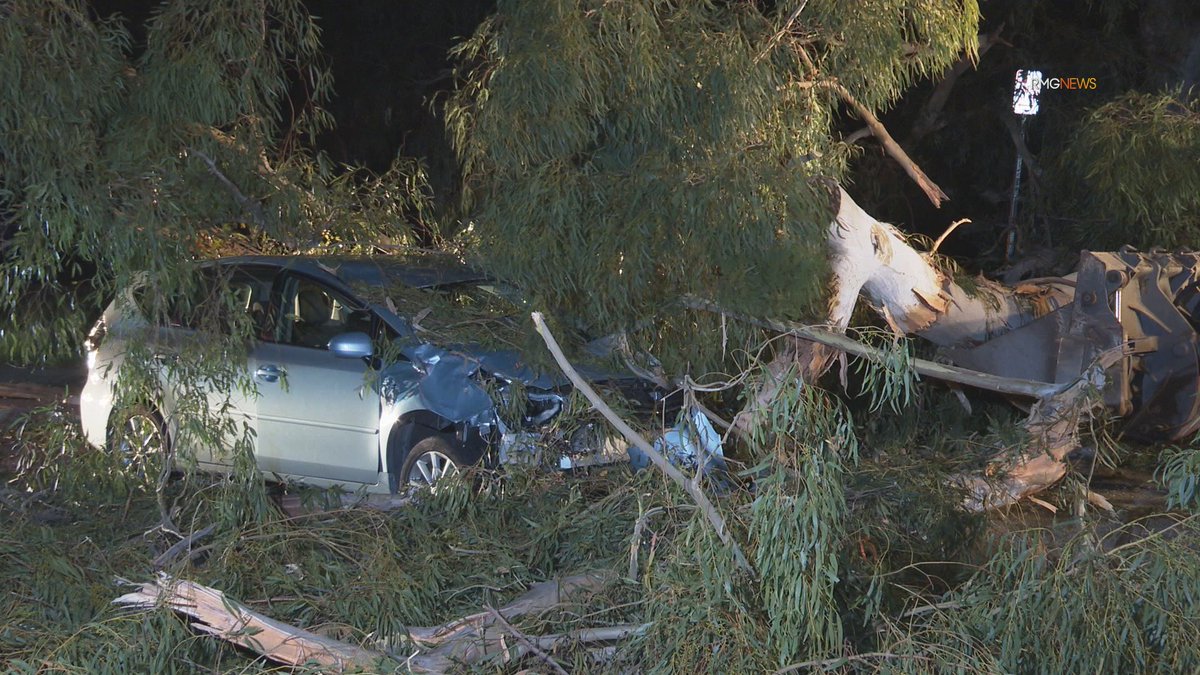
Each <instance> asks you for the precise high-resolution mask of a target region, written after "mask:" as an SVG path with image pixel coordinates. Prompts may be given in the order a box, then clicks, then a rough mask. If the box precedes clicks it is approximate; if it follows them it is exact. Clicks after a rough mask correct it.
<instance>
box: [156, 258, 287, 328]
mask: <svg viewBox="0 0 1200 675" xmlns="http://www.w3.org/2000/svg"><path fill="white" fill-rule="evenodd" d="M272 277H273V271H272V270H269V269H260V268H251V267H235V266H224V267H208V268H205V269H202V270H200V272H199V275H198V281H197V283H196V285H195V286H194V287H193V288H192V289H191V291H190V292H189V293H187V294H186V296H181V297H175V298H168V299H166V308H165V311H166V316H165V319H166V321H167V324H168V325H170V326H172V327H176V328H188V329H192V330H205V329H207V330H215V331H217V332H222V333H225V334H229V333H231V332H233V331H234V329H235V327H236V324H237V323H238V322H240V321H244V320H246V319H249V320H250V322H251V330H252V331H253V332H255V333H259V332H260V331H261V327H262V325H263V324H264V322H266V321H267V313H266V307H267V306H268V298H269V297H270V292H271V281H272ZM154 292H155V291H154V289H153V288H149V287H145V286H143V287H140V288H138V289H136V290H135V292H134V299H135V301H136V302H137V304H138V305H139V306H141V307H143V308H144V310H143V311H146V312H147V313H149V312H152V308H153V306H154V305H153V303H154V302H155V300H154V298H153V297H152V296H153V294H154Z"/></svg>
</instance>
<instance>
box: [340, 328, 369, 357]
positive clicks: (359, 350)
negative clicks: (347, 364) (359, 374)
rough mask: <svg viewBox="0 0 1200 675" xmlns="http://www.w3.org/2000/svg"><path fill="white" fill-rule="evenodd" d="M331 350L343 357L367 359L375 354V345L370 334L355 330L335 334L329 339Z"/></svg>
mask: <svg viewBox="0 0 1200 675" xmlns="http://www.w3.org/2000/svg"><path fill="white" fill-rule="evenodd" d="M329 351H331V352H333V355H334V356H337V357H340V358H343V359H365V358H370V357H371V356H373V355H374V354H375V347H374V346H373V345H372V344H371V337H370V336H369V335H367V334H366V333H361V332H358V331H355V332H353V333H342V334H341V335H336V336H334V338H333V339H332V340H330V341H329Z"/></svg>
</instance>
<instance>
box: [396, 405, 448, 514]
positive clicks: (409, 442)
mask: <svg viewBox="0 0 1200 675" xmlns="http://www.w3.org/2000/svg"><path fill="white" fill-rule="evenodd" d="M454 430H455V424H454V422H451V421H450V420H448V419H446V418H444V417H442V416H440V415H437V414H435V413H432V412H430V411H428V410H416V411H413V412H410V413H408V414H406V415H404V416H402V417H401V418H400V419H398V420H396V422H395V423H394V424H393V425H392V429H391V431H390V432H389V433H388V439H387V446H386V447H387V467H386V468H387V474H388V487H389V489H390V491H391V492H392V493H393V494H395V493H397V492H398V491H399V490H400V487H401V486H402V485H403V483H404V476H402V475H401V469H402V468H403V467H404V462H405V460H406V459H407V458H408V452H409V451H410V450H412V448H413V447H414V446H415V445H416V444H418V443H420V442H421V441H423V440H425V439H426V438H430V437H433V436H441V437H443V438H445V440H446V441H447V442H448V443H451V444H455V443H456V439H455V433H454Z"/></svg>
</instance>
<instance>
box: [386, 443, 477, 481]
mask: <svg viewBox="0 0 1200 675" xmlns="http://www.w3.org/2000/svg"><path fill="white" fill-rule="evenodd" d="M467 464H469V462H467V461H466V460H465V458H464V457H463V455H462V451H461V449H459V448H457V447H455V446H454V445H453V444H451V443H450V442H448V441H446V439H444V438H442V437H440V436H430V437H428V438H425V439H422V440H421V441H420V442H419V443H417V444H416V445H414V446H413V447H412V449H411V450H409V451H408V456H407V457H406V458H405V460H404V467H403V468H402V469H401V470H400V475H401V476H403V478H404V484H405V485H406V486H408V487H416V488H423V487H436V485H437V483H438V482H439V481H441V480H443V479H446V478H453V477H454V476H457V475H458V474H459V472H460V471H461V470H462V467H463V466H466V465H467Z"/></svg>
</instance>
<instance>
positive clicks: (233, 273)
mask: <svg viewBox="0 0 1200 675" xmlns="http://www.w3.org/2000/svg"><path fill="white" fill-rule="evenodd" d="M277 272H278V268H276V267H272V266H268V265H256V264H247V263H219V264H214V265H211V266H209V267H206V268H204V269H202V270H201V271H200V282H199V283H198V285H197V287H196V288H195V289H194V292H195V296H194V297H190V298H184V299H178V300H176V301H173V303H172V305H171V306H169V307H168V310H167V313H168V314H169V317H168V320H169V325H167V326H163V327H161V328H159V330H158V334H159V340H158V343H159V345H160V346H161V349H160V350H159V351H158V352H157V353H156V354H155V358H156V359H157V360H158V361H159V362H160V364H161V369H162V374H161V379H162V381H163V386H162V387H161V388H162V395H163V397H164V401H163V406H164V412H165V413H167V415H168V417H169V419H170V420H171V421H172V424H173V427H172V434H173V436H174V439H175V442H176V443H177V449H178V450H179V452H180V453H186V456H187V458H189V459H195V461H196V462H197V463H199V464H200V465H202V466H203V465H209V466H213V467H228V466H231V465H232V464H233V452H234V446H235V445H236V444H237V443H238V442H239V441H240V440H241V439H242V438H244V437H245V435H246V431H247V429H248V430H249V431H250V432H251V434H253V432H254V430H255V419H254V413H255V405H256V404H255V400H254V398H255V397H254V395H253V392H251V391H248V390H247V389H246V388H245V387H244V386H242V385H243V384H244V382H246V381H247V380H246V378H249V377H250V375H251V374H250V369H251V368H252V366H253V364H254V363H255V361H256V360H257V358H258V350H259V349H260V346H261V343H258V342H256V341H254V340H251V341H250V342H249V343H248V344H247V345H246V347H245V350H244V351H243V350H241V349H236V348H230V349H229V350H228V351H226V352H224V354H223V356H222V358H224V359H226V360H228V359H233V360H234V362H233V363H232V364H229V365H231V366H233V367H232V368H231V369H229V370H225V369H217V370H219V371H220V373H219V374H216V375H212V374H205V375H200V376H199V377H197V378H196V379H192V378H189V377H185V378H183V379H182V380H180V379H178V378H175V377H173V373H174V370H175V365H176V364H177V363H178V361H177V360H176V354H177V353H178V351H179V350H181V349H183V348H185V345H186V344H187V343H188V342H191V341H194V340H198V339H199V340H207V339H211V337H212V335H211V333H213V332H216V333H224V334H225V335H230V334H231V332H232V331H234V330H235V328H234V326H235V325H238V324H239V322H242V321H245V320H247V319H248V320H249V321H250V330H253V331H254V332H256V333H257V332H258V331H260V330H262V327H263V326H264V324H265V322H266V310H265V308H266V307H267V304H268V302H269V299H270V294H271V289H272V287H273V280H274V276H275V274H276V273H277ZM143 292H144V293H151V292H154V291H153V289H146V290H144V291H143ZM231 313H232V315H231ZM243 314H244V316H241V315H243ZM242 328H244V326H243V327H242ZM239 330H240V329H239ZM191 375H192V376H193V377H196V376H197V375H199V374H198V373H192V374H191ZM210 375H211V376H210ZM196 387H199V390H197V389H195V388H196ZM202 408H206V410H205V409H202ZM206 418H207V419H206ZM214 432H217V433H220V434H221V438H214V437H213V433H214Z"/></svg>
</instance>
